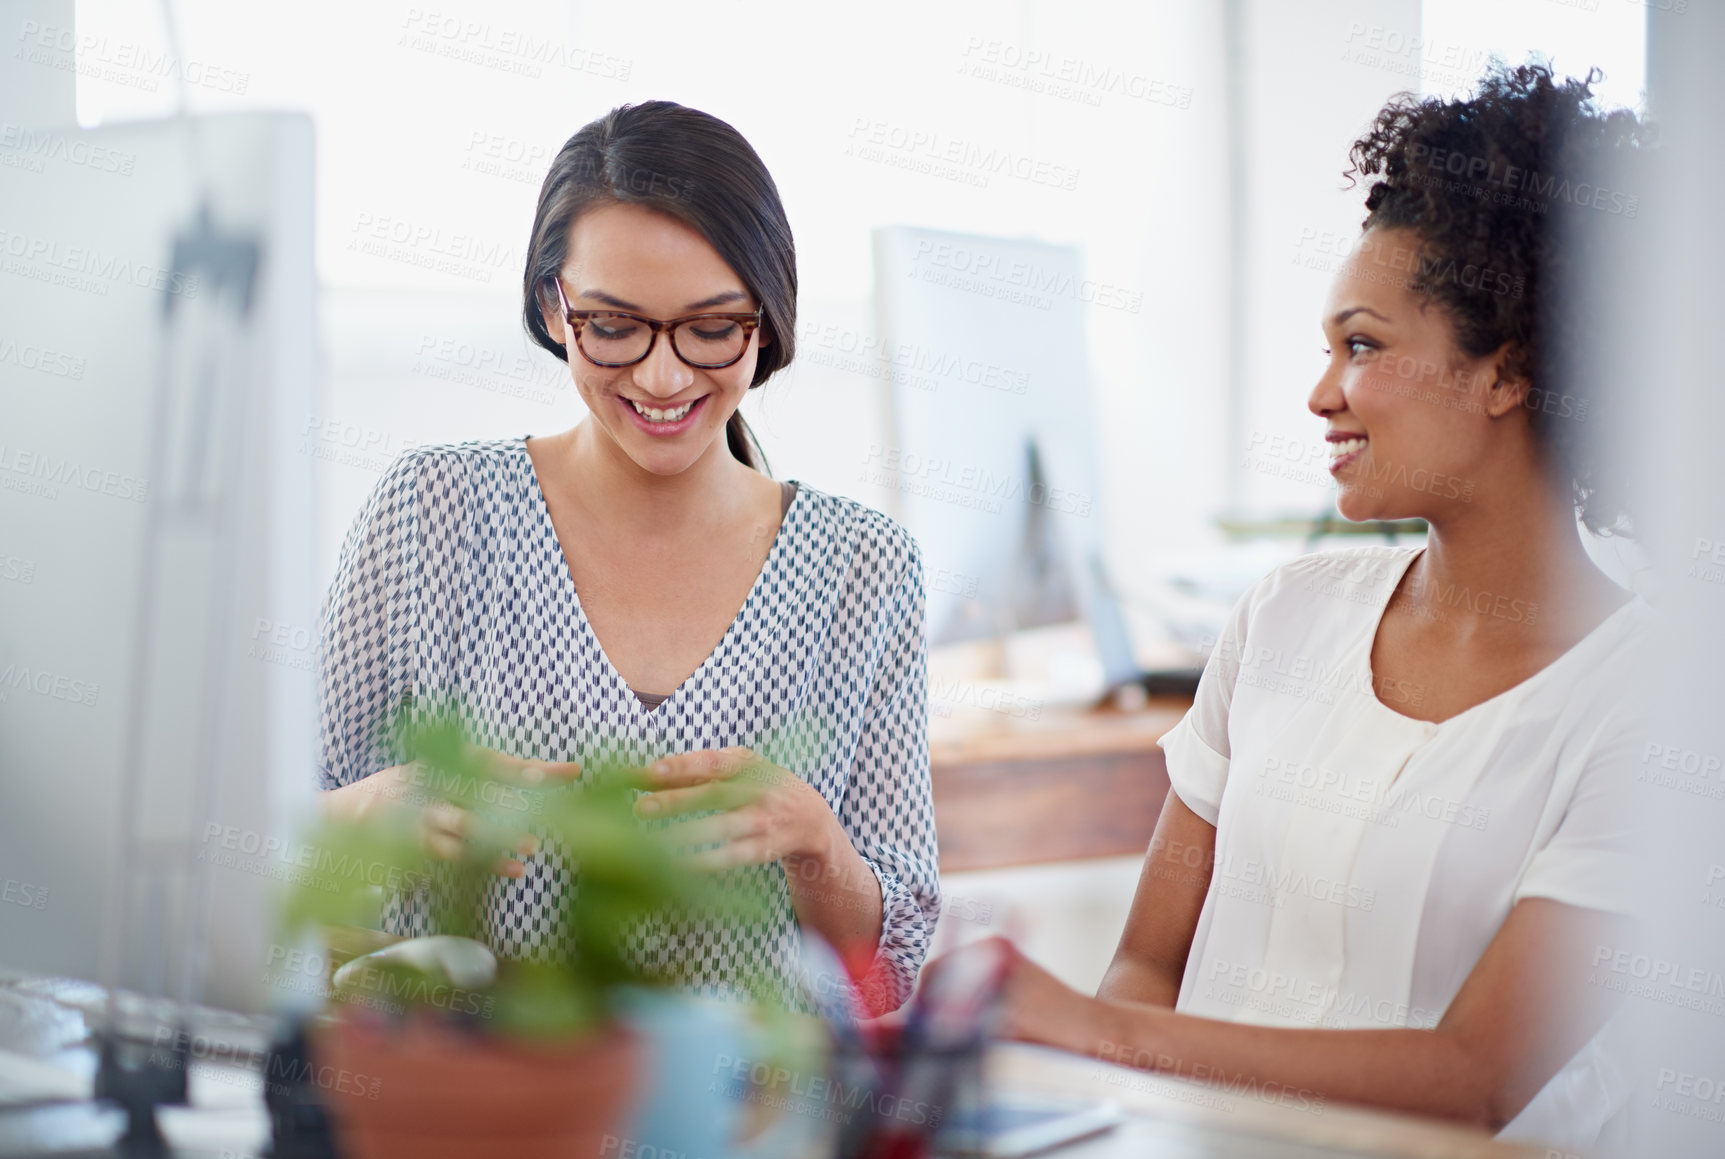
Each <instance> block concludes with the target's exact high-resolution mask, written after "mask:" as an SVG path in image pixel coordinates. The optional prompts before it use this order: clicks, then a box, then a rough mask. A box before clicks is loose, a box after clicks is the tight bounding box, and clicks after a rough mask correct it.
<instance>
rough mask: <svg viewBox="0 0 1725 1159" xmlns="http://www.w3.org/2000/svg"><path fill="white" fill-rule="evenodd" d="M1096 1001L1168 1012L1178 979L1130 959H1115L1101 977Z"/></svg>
mask: <svg viewBox="0 0 1725 1159" xmlns="http://www.w3.org/2000/svg"><path fill="white" fill-rule="evenodd" d="M1096 997H1098V998H1101V999H1105V1000H1107V1001H1110V1002H1136V1003H1138V1004H1140V1005H1143V1006H1164V1007H1167V1008H1168V1009H1170V1010H1172V1009H1173V1008H1174V1003H1175V1002H1176V1001H1178V1000H1179V997H1180V975H1179V974H1171V973H1169V972H1168V971H1166V970H1161V969H1158V968H1157V967H1155V966H1150V965H1146V964H1144V963H1141V962H1138V961H1136V960H1134V959H1131V958H1120V957H1116V958H1115V959H1114V961H1113V963H1111V964H1110V965H1109V967H1108V972H1107V973H1105V974H1103V975H1102V984H1101V985H1100V986H1098V987H1097V988H1096Z"/></svg>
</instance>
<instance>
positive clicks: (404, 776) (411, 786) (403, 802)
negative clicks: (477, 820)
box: [321, 749, 581, 877]
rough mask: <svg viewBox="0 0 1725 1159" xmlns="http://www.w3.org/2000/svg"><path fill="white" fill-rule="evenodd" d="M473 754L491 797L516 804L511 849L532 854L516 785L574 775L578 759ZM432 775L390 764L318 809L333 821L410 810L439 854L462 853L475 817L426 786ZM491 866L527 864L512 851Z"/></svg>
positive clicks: (510, 871) (506, 870)
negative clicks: (491, 784) (518, 821)
mask: <svg viewBox="0 0 1725 1159" xmlns="http://www.w3.org/2000/svg"><path fill="white" fill-rule="evenodd" d="M477 755H479V756H480V757H481V758H482V759H483V760H484V761H485V764H486V768H487V771H488V772H489V773H490V774H491V776H492V777H493V778H494V780H495V782H496V786H497V792H496V800H495V801H494V802H491V803H494V804H496V805H497V806H498V807H499V808H500V809H504V810H507V809H508V808H509V807H510V803H511V802H512V801H514V802H518V804H519V808H520V810H521V814H522V825H521V831H520V833H519V834H518V837H517V840H516V843H515V851H516V853H517V854H518V855H519V856H520V857H531V856H533V854H534V853H536V852H538V849H539V839H538V838H537V837H534V836H533V835H532V834H531V833H529V832H527V827H526V821H527V817H528V800H529V798H528V797H527V795H526V794H525V793H523V792H522V791H521V790H523V789H531V788H541V787H545V786H548V785H556V784H559V783H568V782H570V781H573V780H575V779H577V778H578V777H580V775H581V765H580V763H579V762H577V761H567V762H551V761H526V760H522V759H521V758H519V757H511V756H507V755H505V754H503V753H498V752H492V751H490V750H488V749H482V750H478V753H477ZM435 776H437V774H436V772H435V771H432V770H429V769H427V768H425V767H424V766H422V765H418V764H406V765H392V766H390V767H389V768H387V769H381V770H379V771H378V772H375V773H373V774H372V775H371V776H369V777H364V778H361V779H360V780H357V781H355V782H354V783H353V784H351V785H343V786H342V787H341V788H339V789H330V790H328V791H326V792H325V793H324V794H323V797H322V801H321V804H322V807H323V814H324V816H325V817H326V818H329V819H331V820H336V821H343V820H346V821H359V820H364V819H366V818H370V817H376V816H379V815H381V814H382V813H383V812H385V811H402V812H406V813H409V814H411V815H413V816H414V818H415V822H416V825H417V829H418V832H419V835H420V839H421V840H422V841H423V842H424V843H425V847H426V848H427V849H428V850H430V851H431V852H432V853H433V854H435V855H436V856H438V857H441V858H444V859H445V860H454V859H455V858H457V857H459V856H460V855H461V850H462V848H463V846H464V844H465V843H466V841H467V838H468V834H469V833H470V832H471V831H472V829H473V821H474V818H473V814H471V813H470V812H468V811H467V810H465V809H462V808H460V807H458V806H456V805H453V804H450V803H449V802H448V801H445V800H444V799H443V798H442V797H441V796H439V795H438V794H437V793H435V792H433V791H432V790H431V788H430V781H431V779H432V778H434V777H435ZM496 871H497V873H498V874H500V875H501V876H503V877H521V876H523V875H524V874H525V873H526V872H527V867H526V866H525V865H523V864H522V863H521V862H520V861H519V860H517V858H515V857H500V858H498V859H497V865H496Z"/></svg>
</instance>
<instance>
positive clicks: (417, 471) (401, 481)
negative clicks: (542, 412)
mask: <svg viewBox="0 0 1725 1159" xmlns="http://www.w3.org/2000/svg"><path fill="white" fill-rule="evenodd" d="M531 462H532V460H531V459H529V458H528V457H527V443H526V440H524V439H520V438H512V439H470V440H467V441H465V442H459V443H422V444H420V445H419V446H415V447H409V448H408V449H407V450H405V451H403V452H402V453H401V454H400V455H397V456H396V458H395V460H394V461H393V462H391V463H390V465H389V466H388V467H387V468H386V469H385V470H384V474H383V479H382V481H381V483H380V485H381V486H388V485H395V486H403V485H411V484H415V483H418V482H421V481H424V480H442V479H449V478H454V477H458V476H468V477H471V476H475V475H483V474H486V473H490V472H495V471H499V470H519V468H520V466H521V464H522V463H529V464H530V463H531Z"/></svg>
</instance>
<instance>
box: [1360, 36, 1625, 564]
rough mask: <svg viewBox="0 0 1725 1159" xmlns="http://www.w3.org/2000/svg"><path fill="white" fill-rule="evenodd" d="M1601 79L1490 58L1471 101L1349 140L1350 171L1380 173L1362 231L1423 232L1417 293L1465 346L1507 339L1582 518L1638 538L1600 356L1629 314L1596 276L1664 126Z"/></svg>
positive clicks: (1397, 113)
mask: <svg viewBox="0 0 1725 1159" xmlns="http://www.w3.org/2000/svg"><path fill="white" fill-rule="evenodd" d="M1600 76H1601V74H1600V72H1599V70H1598V69H1592V70H1590V71H1589V72H1588V74H1587V76H1586V77H1585V78H1582V79H1573V78H1571V79H1559V78H1557V77H1556V76H1554V74H1553V72H1552V70H1551V69H1550V68H1549V67H1547V66H1545V65H1542V64H1527V65H1522V66H1520V67H1517V68H1509V67H1507V66H1505V65H1503V64H1501V63H1494V64H1493V65H1492V67H1491V68H1489V69H1488V70H1487V72H1486V74H1485V76H1484V77H1483V78H1482V79H1481V81H1480V83H1479V87H1478V89H1477V90H1476V91H1475V92H1474V93H1473V94H1472V95H1471V96H1468V97H1466V98H1463V99H1459V100H1446V99H1444V98H1441V97H1427V98H1424V99H1419V98H1416V97H1414V96H1412V95H1409V94H1403V95H1401V96H1400V97H1397V98H1396V99H1394V100H1392V101H1391V102H1390V103H1389V104H1388V105H1386V106H1385V107H1384V108H1383V110H1382V111H1381V112H1380V113H1378V115H1377V118H1376V120H1375V121H1374V123H1373V124H1372V126H1371V128H1370V129H1369V130H1367V132H1366V133H1365V135H1364V136H1362V137H1360V138H1359V140H1357V141H1355V142H1354V144H1353V148H1352V149H1351V150H1350V153H1349V156H1350V158H1351V160H1352V162H1353V166H1352V168H1351V169H1350V170H1349V171H1348V174H1347V175H1348V176H1350V177H1357V176H1362V175H1363V176H1368V177H1372V178H1374V180H1373V181H1372V182H1371V183H1370V186H1369V188H1368V190H1367V193H1366V219H1365V222H1364V223H1363V225H1362V227H1361V228H1362V229H1363V230H1370V229H1374V228H1379V229H1406V230H1410V231H1412V232H1413V233H1414V235H1415V236H1417V237H1418V238H1419V243H1420V248H1421V251H1422V252H1421V254H1420V260H1419V263H1418V268H1417V270H1415V271H1414V273H1413V277H1412V279H1411V280H1410V283H1409V285H1410V288H1411V289H1413V290H1414V291H1415V292H1416V293H1419V294H1422V295H1423V296H1425V297H1427V298H1428V299H1430V300H1431V301H1433V302H1435V303H1437V304H1438V305H1440V306H1441V307H1442V308H1443V310H1444V311H1445V312H1446V314H1447V315H1448V317H1449V319H1450V322H1451V324H1452V326H1453V327H1454V330H1455V338H1456V344H1457V345H1458V346H1459V347H1460V348H1461V350H1462V351H1463V352H1464V353H1465V354H1467V355H1468V356H1470V357H1475V358H1478V357H1483V356H1485V355H1487V354H1489V353H1491V352H1492V351H1494V350H1496V349H1498V348H1499V347H1501V346H1503V345H1504V344H1505V343H1508V344H1509V359H1508V367H1507V369H1508V371H1509V372H1510V373H1511V374H1513V375H1515V376H1517V377H1521V378H1525V379H1526V380H1527V382H1528V383H1529V384H1530V390H1529V391H1528V395H1527V398H1526V399H1524V405H1526V406H1527V408H1528V410H1529V412H1530V413H1529V419H1530V421H1531V422H1532V426H1533V431H1534V434H1535V435H1536V437H1537V438H1538V439H1539V443H1540V446H1541V448H1542V451H1543V453H1544V454H1545V457H1546V458H1547V459H1548V461H1549V468H1550V469H1551V470H1552V471H1553V472H1554V473H1555V474H1556V475H1557V477H1558V478H1559V479H1560V480H1562V481H1563V482H1566V483H1567V484H1568V485H1569V486H1570V488H1571V490H1572V492H1573V495H1574V499H1575V505H1576V512H1577V514H1578V515H1579V516H1580V518H1581V521H1582V522H1583V523H1584V524H1586V526H1587V527H1588V528H1589V529H1590V530H1592V531H1594V532H1596V533H1605V532H1616V533H1618V534H1629V533H1632V526H1633V521H1632V520H1631V518H1630V513H1629V504H1628V498H1627V495H1626V489H1625V486H1624V480H1622V479H1620V478H1618V477H1617V476H1616V473H1615V472H1614V471H1613V470H1612V469H1611V468H1612V462H1613V458H1612V455H1611V454H1610V452H1611V450H1612V448H1610V447H1609V446H1608V445H1607V442H1606V439H1605V437H1604V436H1605V435H1606V432H1608V431H1610V430H1612V428H1613V426H1614V424H1613V422H1612V418H1613V416H1612V415H1611V413H1610V412H1611V409H1612V404H1613V403H1616V402H1619V401H1620V400H1619V399H1617V398H1615V397H1614V396H1617V395H1621V394H1622V393H1623V392H1622V389H1621V386H1620V385H1619V384H1617V383H1614V382H1612V381H1611V379H1612V377H1613V372H1611V371H1608V370H1607V369H1605V363H1604V360H1601V359H1597V358H1594V357H1592V356H1591V352H1593V351H1596V350H1597V349H1598V335H1599V334H1600V333H1601V332H1603V331H1604V330H1605V329H1606V328H1607V327H1609V326H1611V325H1613V324H1614V321H1613V319H1614V316H1615V315H1620V314H1621V313H1622V310H1621V308H1620V307H1621V304H1620V303H1613V301H1612V300H1611V295H1610V293H1609V290H1608V288H1607V287H1604V286H1602V285H1600V284H1599V283H1600V271H1601V269H1602V268H1604V264H1603V263H1605V262H1606V261H1607V260H1608V258H1609V255H1610V254H1611V253H1612V252H1615V251H1620V250H1621V249H1623V247H1624V246H1625V245H1627V244H1629V243H1630V240H1631V238H1632V236H1633V230H1634V225H1635V222H1636V219H1637V218H1638V216H1639V214H1640V210H1641V205H1640V196H1639V192H1638V187H1639V186H1640V184H1641V178H1640V176H1639V169H1640V166H1639V164H1638V162H1637V155H1638V154H1639V153H1640V152H1641V150H1642V148H1643V147H1644V146H1646V145H1648V144H1650V143H1651V141H1652V138H1653V131H1652V129H1651V127H1650V126H1649V125H1647V124H1646V123H1645V122H1644V121H1642V120H1640V119H1639V118H1637V117H1636V116H1635V114H1634V113H1631V112H1629V111H1628V110H1626V109H1616V110H1611V111H1606V110H1602V109H1600V108H1599V107H1598V106H1597V105H1596V104H1595V100H1594V96H1593V92H1592V87H1593V85H1594V84H1596V83H1598V81H1599V79H1600Z"/></svg>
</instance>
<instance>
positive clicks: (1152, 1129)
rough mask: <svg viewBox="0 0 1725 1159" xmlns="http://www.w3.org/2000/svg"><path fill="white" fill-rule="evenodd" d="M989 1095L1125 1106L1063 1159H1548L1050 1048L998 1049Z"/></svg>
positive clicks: (1421, 1122)
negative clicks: (1121, 1118)
mask: <svg viewBox="0 0 1725 1159" xmlns="http://www.w3.org/2000/svg"><path fill="white" fill-rule="evenodd" d="M985 1065H986V1074H987V1082H988V1084H989V1086H990V1087H991V1088H992V1089H996V1090H1001V1091H1006V1092H1011V1093H1016V1094H1023V1095H1031V1096H1039V1097H1053V1098H1062V1097H1067V1098H1073V1099H1077V1100H1095V1099H1098V1098H1108V1099H1112V1100H1114V1101H1115V1102H1116V1103H1118V1104H1120V1106H1121V1107H1122V1109H1124V1110H1125V1111H1126V1112H1127V1114H1128V1116H1129V1118H1128V1121H1127V1122H1125V1123H1122V1124H1121V1125H1120V1126H1118V1127H1116V1128H1115V1129H1114V1130H1112V1131H1110V1132H1109V1133H1107V1134H1105V1135H1098V1136H1096V1137H1094V1138H1092V1139H1088V1140H1083V1141H1080V1142H1077V1143H1074V1144H1071V1145H1070V1146H1067V1147H1063V1148H1061V1149H1059V1150H1057V1151H1055V1152H1051V1154H1054V1155H1058V1156H1059V1157H1060V1159H1161V1157H1164V1156H1165V1157H1167V1159H1175V1157H1178V1159H1211V1157H1214V1159H1222V1157H1230V1159H1232V1157H1244V1156H1253V1157H1260V1156H1261V1157H1262V1159H1320V1157H1329V1156H1334V1155H1336V1154H1338V1153H1343V1152H1345V1153H1347V1154H1351V1155H1367V1156H1385V1157H1389V1156H1393V1157H1396V1159H1403V1157H1406V1159H1415V1157H1417V1159H1545V1156H1546V1155H1547V1154H1548V1152H1547V1151H1546V1149H1545V1148H1543V1147H1527V1146H1520V1145H1516V1144H1510V1143H1498V1142H1495V1141H1494V1140H1493V1139H1492V1138H1491V1137H1490V1136H1488V1135H1486V1134H1485V1133H1484V1132H1483V1131H1476V1130H1471V1129H1468V1128H1464V1127H1457V1126H1451V1125H1449V1124H1445V1123H1437V1122H1432V1121H1430V1120H1426V1119H1416V1118H1411V1117H1408V1116H1404V1115H1393V1114H1389V1113H1387V1112H1383V1111H1369V1110H1364V1109H1361V1108H1357V1107H1351V1106H1346V1105H1343V1104H1339V1103H1324V1104H1322V1105H1319V1104H1317V1103H1316V1102H1315V1101H1314V1100H1311V1099H1306V1100H1304V1103H1305V1109H1301V1107H1300V1100H1296V1099H1294V1098H1293V1097H1292V1096H1290V1097H1289V1098H1288V1099H1287V1105H1283V1104H1281V1103H1278V1102H1276V1101H1274V1100H1272V1099H1268V1098H1263V1097H1259V1096H1258V1095H1256V1094H1254V1093H1250V1092H1248V1093H1234V1094H1231V1093H1229V1092H1228V1091H1226V1090H1223V1089H1221V1088H1219V1087H1215V1086H1206V1085H1204V1084H1202V1083H1195V1082H1191V1081H1189V1080H1185V1079H1178V1078H1173V1077H1171V1076H1167V1075H1154V1074H1148V1073H1146V1072H1144V1071H1137V1070H1131V1069H1128V1068H1126V1067H1120V1066H1115V1065H1114V1064H1112V1063H1105V1062H1098V1061H1097V1060H1095V1059H1090V1058H1084V1057H1081V1056H1079V1055H1075V1054H1066V1053H1064V1052H1062V1051H1056V1050H1049V1049H1047V1048H1045V1047H1038V1046H1028V1045H1025V1044H1023V1043H1000V1044H997V1045H996V1046H994V1047H992V1048H991V1049H990V1051H989V1054H988V1059H987V1062H986V1064H985Z"/></svg>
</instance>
